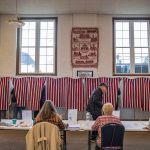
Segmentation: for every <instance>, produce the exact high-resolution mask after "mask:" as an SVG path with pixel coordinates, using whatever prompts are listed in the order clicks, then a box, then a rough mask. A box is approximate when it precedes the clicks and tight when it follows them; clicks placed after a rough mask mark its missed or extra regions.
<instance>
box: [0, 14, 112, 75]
mask: <svg viewBox="0 0 150 150" xmlns="http://www.w3.org/2000/svg"><path fill="white" fill-rule="evenodd" d="M11 17H13V16H8V15H3V16H0V76H7V75H8V76H14V75H16V29H15V27H13V26H11V25H9V24H8V20H9V19H10V18H11ZM72 27H98V28H99V35H100V38H99V63H98V68H72V66H71V29H72ZM57 47H58V48H57V75H58V76H76V70H79V69H85V70H86V69H88V70H93V71H94V76H112V16H110V15H96V14H74V15H59V16H58V45H57Z"/></svg>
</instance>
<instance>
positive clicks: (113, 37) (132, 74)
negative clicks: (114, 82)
mask: <svg viewBox="0 0 150 150" xmlns="http://www.w3.org/2000/svg"><path fill="white" fill-rule="evenodd" d="M123 20H124V21H129V22H130V21H132V22H133V21H134V20H135V21H147V22H149V24H148V38H149V39H148V44H149V45H148V51H149V64H148V66H149V68H148V69H149V72H148V73H116V45H115V22H116V21H123ZM129 29H131V25H130V24H129ZM133 34H134V32H133V31H131V32H130V31H129V38H130V36H133ZM133 40H134V39H133V38H132V37H131V38H130V39H129V42H130V65H131V72H132V71H133V66H134V67H135V62H133V61H134V59H135V58H133V59H131V57H133V56H134V51H133V49H134V47H133V43H134V42H133ZM112 46H113V60H112V61H113V62H112V68H113V76H149V75H150V18H149V17H138V18H135V17H113V18H112ZM131 49H132V50H131Z"/></svg>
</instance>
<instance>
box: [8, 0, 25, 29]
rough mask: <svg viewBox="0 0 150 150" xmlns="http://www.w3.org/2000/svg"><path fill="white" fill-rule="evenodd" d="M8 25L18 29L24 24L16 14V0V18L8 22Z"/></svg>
mask: <svg viewBox="0 0 150 150" xmlns="http://www.w3.org/2000/svg"><path fill="white" fill-rule="evenodd" d="M8 22H9V24H12V25H15V26H16V27H17V28H20V27H22V26H24V25H25V23H24V22H23V21H22V20H20V18H19V14H18V0H16V18H15V19H10V20H8Z"/></svg>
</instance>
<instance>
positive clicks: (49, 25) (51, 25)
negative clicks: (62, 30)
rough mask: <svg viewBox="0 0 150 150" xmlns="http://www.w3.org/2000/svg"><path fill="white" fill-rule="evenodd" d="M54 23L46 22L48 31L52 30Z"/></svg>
mask: <svg viewBox="0 0 150 150" xmlns="http://www.w3.org/2000/svg"><path fill="white" fill-rule="evenodd" d="M54 24H55V22H54V21H51V22H48V29H54Z"/></svg>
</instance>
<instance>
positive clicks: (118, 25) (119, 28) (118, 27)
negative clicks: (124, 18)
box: [116, 22, 122, 30]
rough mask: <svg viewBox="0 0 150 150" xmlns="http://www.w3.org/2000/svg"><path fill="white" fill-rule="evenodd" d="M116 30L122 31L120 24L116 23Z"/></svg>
mask: <svg viewBox="0 0 150 150" xmlns="http://www.w3.org/2000/svg"><path fill="white" fill-rule="evenodd" d="M116 30H122V22H116Z"/></svg>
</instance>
